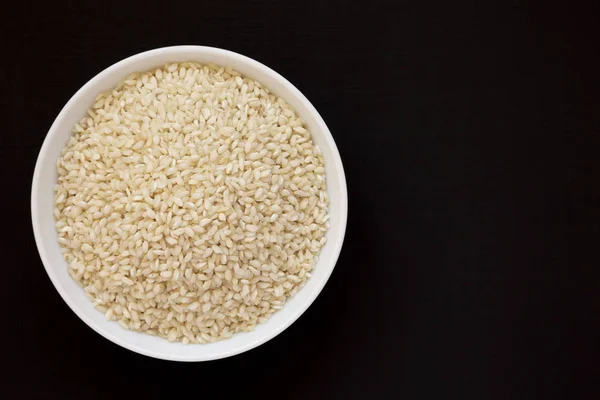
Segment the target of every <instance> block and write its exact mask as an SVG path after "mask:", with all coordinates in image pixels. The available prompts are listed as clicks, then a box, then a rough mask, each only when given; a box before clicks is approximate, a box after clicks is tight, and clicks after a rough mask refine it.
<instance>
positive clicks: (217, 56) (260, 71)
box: [31, 46, 348, 361]
mask: <svg viewBox="0 0 600 400" xmlns="http://www.w3.org/2000/svg"><path fill="white" fill-rule="evenodd" d="M182 61H196V62H200V63H215V64H219V65H224V66H230V67H232V68H233V69H235V70H237V71H239V72H241V73H242V74H244V75H246V76H249V77H251V78H254V79H256V80H257V81H259V82H261V83H263V84H264V85H265V86H266V87H268V88H269V89H271V91H272V92H273V93H274V94H276V95H277V96H280V97H282V98H284V99H285V100H286V101H287V102H288V103H289V104H290V105H291V106H292V107H294V108H295V109H296V112H297V113H298V115H300V117H301V118H303V119H304V120H305V121H306V123H307V125H308V127H309V129H310V131H311V132H312V136H313V140H314V141H315V142H316V143H317V144H318V145H319V147H320V148H321V150H322V152H323V157H324V159H325V169H326V171H325V172H326V176H327V190H328V193H329V198H330V205H329V210H330V224H331V226H330V228H329V231H328V232H327V243H326V245H325V246H324V247H323V248H322V249H321V253H320V255H319V260H318V262H317V265H316V266H315V268H314V271H313V275H312V277H311V278H310V279H309V281H308V283H307V284H306V286H305V287H304V288H302V289H301V290H300V291H299V292H298V293H297V294H296V296H294V297H293V298H291V299H290V300H289V301H288V302H287V303H286V304H285V307H284V308H283V309H282V310H280V311H279V312H277V313H275V314H274V315H273V316H272V317H271V318H270V319H269V320H268V321H267V322H266V323H264V324H259V325H258V326H257V327H256V329H255V330H254V331H252V332H249V333H239V334H236V335H234V336H233V337H231V338H230V339H226V340H222V341H219V342H216V343H211V344H191V345H184V344H181V343H170V342H168V341H167V340H165V339H163V338H159V337H154V336H150V335H147V334H142V333H138V332H133V331H130V330H126V329H123V328H121V327H120V326H119V325H118V324H117V323H116V322H109V321H107V320H106V319H105V318H104V315H103V314H102V313H101V312H99V311H97V310H96V309H95V308H94V307H93V306H92V303H91V302H90V301H89V300H88V299H87V297H86V296H85V295H84V292H83V289H82V288H81V287H80V286H79V285H78V284H77V283H76V282H75V281H74V280H73V279H71V277H70V276H69V274H68V272H67V263H66V262H65V260H64V258H63V256H62V254H61V252H60V248H59V246H58V242H57V233H56V230H55V227H54V223H55V221H54V216H53V208H54V195H53V187H54V185H55V183H56V178H57V176H56V161H57V159H58V157H59V155H60V152H61V150H62V149H63V147H64V146H65V144H66V143H67V140H68V139H69V137H70V136H71V132H72V128H73V126H74V125H75V124H76V123H77V122H79V121H80V120H81V119H82V118H83V117H84V116H85V115H86V112H87V110H88V109H89V108H90V106H91V105H92V103H93V101H94V99H95V97H96V95H97V94H98V93H100V92H102V91H105V90H107V89H110V88H112V87H114V86H115V85H116V84H117V83H118V82H119V81H120V80H121V79H123V78H124V77H125V76H127V75H128V74H129V73H131V72H136V71H146V70H150V69H153V68H156V67H160V66H162V65H164V64H166V63H169V62H182ZM347 210H348V198H347V192H346V179H345V177H344V169H343V167H342V161H341V158H340V155H339V153H338V150H337V147H336V145H335V143H334V141H333V138H332V137H331V133H330V132H329V129H327V126H326V125H325V122H324V121H323V119H322V118H321V116H320V115H319V113H318V112H317V110H315V108H314V107H313V106H312V104H310V102H309V101H308V100H307V99H306V97H304V95H302V93H300V91H299V90H298V89H296V88H295V87H294V86H293V85H292V84H291V83H290V82H288V81H287V80H286V79H285V78H283V77H282V76H281V75H279V74H278V73H277V72H275V71H273V70H272V69H270V68H268V67H266V66H265V65H263V64H261V63H259V62H257V61H255V60H252V59H250V58H248V57H245V56H242V55H240V54H237V53H233V52H231V51H227V50H222V49H216V48H212V47H202V46H175V47H166V48H161V49H156V50H151V51H147V52H145V53H141V54H137V55H135V56H132V57H129V58H127V59H125V60H123V61H120V62H118V63H116V64H114V65H113V66H111V67H109V68H107V69H105V70H104V71H102V72H100V73H99V74H98V75H97V76H95V77H94V78H93V79H92V80H90V81H89V82H88V83H86V84H85V85H84V86H83V87H82V88H81V89H79V91H78V92H77V93H75V95H74V96H73V97H72V98H71V99H70V100H69V102H68V103H67V104H66V105H65V107H64V108H63V109H62V111H61V112H60V114H59V115H58V117H57V118H56V120H55V121H54V123H53V124H52V127H51V128H50V131H49V132H48V135H47V136H46V139H45V140H44V144H43V145H42V148H41V150H40V154H39V156H38V160H37V164H36V166H35V172H34V174H33V185H32V188H31V218H32V223H33V231H34V234H35V240H36V243H37V247H38V250H39V252H40V256H41V259H42V262H43V263H44V266H45V267H46V271H47V272H48V275H49V276H50V279H51V280H52V283H53V284H54V286H55V287H56V290H58V292H59V293H60V295H61V296H62V298H63V299H64V300H65V302H66V303H67V304H68V305H69V307H71V309H72V310H73V311H74V312H75V314H77V315H78V316H79V318H81V319H82V320H83V321H84V322H85V323H86V324H88V325H89V326H90V327H91V328H92V329H94V330H95V331H96V332H98V333H99V334H101V335H102V336H104V337H105V338H107V339H109V340H111V341H113V342H115V343H117V344H119V345H121V346H123V347H125V348H127V349H129V350H132V351H135V352H138V353H141V354H145V355H147V356H151V357H156V358H162V359H167V360H176V361H204V360H213V359H218V358H223V357H229V356H232V355H235V354H239V353H242V352H244V351H246V350H250V349H252V348H254V347H256V346H259V345H260V344H262V343H265V342H266V341H268V340H269V339H271V338H273V337H274V336H276V335H277V334H279V333H281V332H282V331H283V330H284V329H286V328H287V327H288V326H290V325H291V324H292V323H293V322H294V321H295V320H296V319H297V318H298V317H300V315H301V314H302V313H303V312H304V311H305V310H306V309H307V308H308V307H309V306H310V304H311V303H312V302H313V301H314V300H315V298H316V297H317V295H318V294H319V292H320V291H321V289H323V286H324V285H325V283H326V282H327V279H328V278H329V276H330V275H331V272H332V271H333V267H334V266H335V263H336V261H337V258H338V256H339V253H340V250H341V248H342V242H343V240H344V233H345V230H346V218H347ZM315 329H317V328H316V327H315Z"/></svg>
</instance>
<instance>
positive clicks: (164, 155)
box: [55, 63, 329, 343]
mask: <svg viewBox="0 0 600 400" xmlns="http://www.w3.org/2000/svg"><path fill="white" fill-rule="evenodd" d="M88 115H89V116H88V117H86V118H84V119H83V120H82V121H81V122H80V123H79V124H77V125H76V126H75V129H74V134H73V136H72V137H71V139H70V140H69V142H68V144H67V145H66V147H65V148H64V150H63V152H62V155H61V157H60V159H59V160H58V164H57V165H58V184H57V186H56V194H55V217H56V228H57V230H58V234H59V239H58V240H59V243H60V245H61V248H62V251H63V253H64V257H65V259H66V261H67V262H68V265H69V273H70V274H71V276H72V277H73V279H75V280H76V281H77V282H79V283H80V284H81V285H82V286H83V288H84V289H85V292H86V293H87V295H88V297H89V298H90V299H91V300H92V301H93V303H94V305H95V306H96V308H97V309H98V310H100V311H102V312H103V313H105V315H106V318H108V319H109V320H113V321H118V322H119V324H121V325H122V326H123V327H124V328H128V329H132V330H136V331H140V332H146V333H149V334H152V335H159V336H162V337H164V338H167V339H168V340H169V341H182V342H184V343H207V342H213V341H216V340H218V339H222V338H227V337H230V336H231V335H232V334H234V333H236V332H247V331H250V330H252V329H253V328H254V327H255V326H256V324H258V323H262V322H265V321H266V320H267V319H268V318H269V317H270V316H271V315H272V314H273V313H274V312H276V311H277V310H280V309H281V308H282V307H283V306H284V303H285V302H286V299H287V298H289V297H291V296H293V295H294V294H295V293H296V292H297V291H298V290H299V289H300V288H301V287H302V286H303V285H304V284H305V283H306V281H307V279H309V278H310V276H311V273H310V271H311V270H312V268H313V266H314V265H315V262H316V260H317V255H318V253H319V250H320V249H321V247H322V246H323V244H324V243H325V233H326V231H327V229H328V227H329V223H328V210H327V207H328V197H327V191H326V186H325V171H324V167H323V158H322V155H321V152H320V151H319V148H318V147H317V146H316V145H315V144H314V143H313V141H312V139H311V136H310V132H309V131H308V130H307V129H306V127H305V126H304V122H303V121H302V120H301V119H300V118H299V117H298V116H297V115H296V113H295V111H294V110H293V109H292V108H291V107H290V106H289V105H288V104H286V102H285V101H284V100H282V99H280V98H277V97H275V96H274V95H272V94H271V93H270V92H269V90H268V89H266V88H264V87H263V86H261V85H260V84H259V83H258V82H256V81H254V80H252V79H249V78H245V77H242V76H241V75H240V74H239V73H237V72H235V71H232V70H231V69H229V68H222V67H219V66H216V65H199V64H195V63H181V64H170V65H167V66H165V67H164V68H160V69H156V70H154V71H151V72H145V73H135V74H132V75H130V76H129V77H127V79H126V80H125V81H123V82H122V83H120V84H119V85H118V86H117V87H116V88H115V89H114V90H112V91H110V92H106V93H102V94H100V95H99V96H98V97H97V98H96V102H95V104H94V105H93V107H92V108H91V109H90V110H89V112H88Z"/></svg>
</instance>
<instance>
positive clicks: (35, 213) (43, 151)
mask: <svg viewBox="0 0 600 400" xmlns="http://www.w3.org/2000/svg"><path fill="white" fill-rule="evenodd" d="M190 52H194V53H196V54H202V55H207V54H212V55H224V56H226V57H229V58H232V59H236V60H237V61H239V62H241V63H244V64H248V65H250V66H251V67H252V68H253V69H257V70H261V72H263V73H264V74H266V75H270V76H272V77H273V78H274V79H275V80H276V81H278V82H279V83H280V84H282V85H283V86H284V87H285V88H286V89H287V90H288V91H289V92H290V93H291V96H292V97H295V98H296V99H297V100H299V101H300V102H302V103H303V105H304V106H305V107H306V109H307V110H308V112H309V113H310V114H312V116H313V117H314V118H315V121H316V123H317V124H318V126H319V129H320V130H321V131H322V133H323V136H324V138H325V141H326V142H327V145H328V146H329V147H330V148H331V150H332V154H333V160H331V161H329V162H330V163H331V162H333V164H334V165H333V167H334V168H335V169H336V171H337V173H338V175H339V185H340V187H339V191H340V202H339V204H337V205H336V206H338V207H340V211H341V213H340V215H341V221H340V224H339V228H340V233H339V234H338V235H336V236H335V237H334V238H332V240H331V242H333V243H329V244H332V245H333V246H334V248H333V252H332V257H331V266H330V267H328V270H327V271H326V273H325V275H324V276H323V277H321V280H320V282H319V283H318V285H317V287H316V288H315V289H313V291H312V295H311V296H310V297H309V298H308V299H307V300H305V303H304V304H301V305H300V306H299V307H298V309H297V310H296V311H295V312H294V313H292V314H291V315H290V316H289V317H288V318H287V319H286V320H285V321H284V322H283V323H280V324H279V325H277V326H276V327H275V328H274V329H271V330H269V331H267V332H266V333H265V334H263V335H262V336H261V337H260V338H259V339H258V340H255V341H253V342H249V343H246V344H243V345H241V346H238V347H235V348H232V349H226V350H223V351H221V352H219V353H216V354H212V355H209V356H202V355H200V356H193V357H185V356H179V355H173V354H171V353H167V352H160V351H153V350H151V349H149V348H147V347H143V346H138V345H137V344H132V343H130V342H127V341H126V340H124V339H121V338H120V337H118V336H115V335H113V334H111V333H109V332H107V331H106V330H104V328H103V327H102V326H100V325H99V324H97V323H96V322H95V321H93V320H91V319H90V318H88V317H87V316H86V314H85V312H84V311H82V310H81V309H80V308H79V306H78V305H77V304H76V302H75V301H74V300H72V299H71V297H70V296H69V295H68V294H67V292H66V290H65V289H64V288H63V287H62V285H61V284H60V282H59V278H58V277H57V275H56V274H55V273H54V271H53V269H52V268H51V267H50V265H51V262H50V260H49V258H48V255H47V254H46V251H45V247H44V245H43V243H45V240H44V239H43V238H42V234H41V231H40V229H41V228H40V223H39V210H38V205H37V201H36V200H37V198H38V196H39V191H40V189H39V184H40V173H41V168H42V165H43V164H44V161H45V159H46V158H47V157H48V154H47V153H48V148H49V146H50V143H51V142H52V141H53V140H54V137H55V136H56V135H57V132H58V131H59V130H58V128H59V126H60V125H61V124H62V122H63V120H64V119H65V117H66V115H67V114H68V112H69V111H70V109H71V108H72V106H73V105H74V104H75V103H77V102H78V101H79V99H80V97H82V96H83V94H84V93H86V92H87V91H88V90H89V88H90V87H92V86H93V85H94V84H95V83H96V82H98V81H101V80H102V79H104V77H106V76H107V75H110V74H111V73H112V72H113V71H116V70H118V69H120V68H121V67H123V66H125V65H127V64H131V63H135V62H136V61H138V60H141V59H144V58H146V57H151V56H154V55H156V54H157V53H163V54H166V55H174V56H176V55H177V54H179V53H190ZM347 219H348V194H347V186H346V177H345V174H344V168H343V165H342V159H341V156H340V153H339V151H338V148H337V146H336V144H335V141H334V140H333V137H332V135H331V132H330V131H329V128H328V127H327V125H326V124H325V121H324V120H323V118H322V117H321V115H320V114H319V113H318V111H317V110H316V109H315V107H314V106H313V105H312V104H311V103H310V101H309V100H308V99H307V98H306V96H304V94H302V92H300V90H298V89H297V88H296V87H295V86H294V85H293V84H292V83H291V82H289V81H288V80H287V79H285V78H284V77H283V76H281V75H280V74H279V73H278V72H276V71H274V70H273V69H271V68H269V67H267V66H266V65H264V64H262V63H260V62H259V61H256V60H254V59H252V58H250V57H247V56H244V55H242V54H239V53H236V52H233V51H230V50H225V49H221V48H217V47H210V46H197V45H181V46H169V47H160V48H156V49H152V50H148V51H144V52H141V53H137V54H134V55H132V56H129V57H127V58H124V59H122V60H120V61H118V62H116V63H114V64H112V65H111V66H109V67H107V68H105V69H104V70H102V71H101V72H99V73H98V74H97V75H95V76H94V77H93V78H91V79H90V80H89V81H87V82H86V83H85V84H84V85H83V86H82V87H81V88H80V89H79V90H78V91H77V92H75V94H74V95H73V96H72V97H71V98H70V99H69V101H68V102H67V103H66V104H65V105H64V107H63V108H62V109H61V111H60V113H59V114H58V116H57V117H56V119H55V120H54V122H53V123H52V125H51V126H50V129H49V130H48V133H47V134H46V137H45V139H44V142H43V144H42V147H41V148H40V151H39V153H38V157H37V160H36V164H35V169H34V173H33V179H32V184H31V223H32V226H33V233H34V238H35V242H36V247H37V249H38V253H39V254H40V258H41V260H42V264H43V265H44V269H45V270H46V273H47V274H48V276H49V278H50V280H51V282H52V284H53V285H54V287H55V289H56V290H57V292H58V293H59V294H60V296H61V297H62V299H63V301H64V302H65V303H66V304H67V305H68V306H69V308H70V309H71V310H72V311H73V312H74V313H75V314H76V315H77V316H78V317H79V318H80V319H81V320H82V321H83V322H85V323H86V324H87V325H88V326H89V327H90V328H92V329H93V330H94V331H95V332H97V333H98V334H100V335H101V336H103V337H104V338H106V339H108V340H110V341H111V342H113V343H115V344H117V345H119V346H121V347H123V348H125V349H128V350H130V351H133V352H135V353H139V354H143V355H145V356H149V357H153V358H158V359H163V360H171V361H209V360H216V359H221V358H226V357H230V356H234V355H237V354H241V353H244V352H246V351H248V350H251V349H253V348H256V347H258V346H260V345H261V344H264V343H266V342H267V341H269V340H271V339H272V338H274V337H275V336H277V335H278V334H280V333H281V332H283V331H284V330H285V329H287V328H288V327H289V326H290V325H291V324H292V323H294V322H295V321H296V320H297V319H298V318H299V317H300V316H301V315H302V314H303V313H304V312H305V311H306V310H307V309H308V308H309V307H310V305H311V304H312V303H313V302H314V300H315V299H316V298H317V296H318V295H319V293H321V291H322V289H323V287H324V286H325V284H326V283H327V281H328V280H329V277H330V276H331V274H332V272H333V269H334V268H335V265H336V263H337V260H338V258H339V255H340V252H341V249H342V244H343V241H344V236H345V232H346V225H347Z"/></svg>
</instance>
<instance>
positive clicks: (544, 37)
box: [0, 0, 600, 399]
mask: <svg viewBox="0 0 600 400" xmlns="http://www.w3.org/2000/svg"><path fill="white" fill-rule="evenodd" d="M0 14H1V28H2V30H1V32H2V36H1V42H0V44H1V47H0V53H1V56H0V57H1V58H2V65H1V66H0V71H1V75H0V79H1V81H0V82H1V83H2V87H1V89H2V90H1V95H0V98H1V99H2V107H1V108H2V114H3V115H4V117H3V118H2V121H3V123H2V125H1V128H2V131H1V132H0V160H1V161H0V162H1V163H2V164H1V166H2V170H3V171H4V173H3V176H2V182H3V196H2V197H3V198H4V201H5V203H6V204H4V205H3V210H4V212H5V213H6V214H8V216H9V221H11V222H9V223H3V234H2V236H3V239H2V252H3V256H4V259H3V261H4V262H3V265H2V269H3V272H2V273H1V275H0V276H1V277H2V291H1V292H2V299H3V303H4V307H2V308H3V314H4V318H3V323H2V329H1V330H2V332H3V333H2V336H3V337H5V338H6V339H5V340H3V342H2V344H3V351H2V363H3V364H4V365H5V366H6V367H8V372H3V373H2V378H0V379H1V380H2V382H3V385H2V389H0V390H3V391H7V392H9V393H11V394H10V396H9V397H8V398H60V399H66V398H86V399H94V398H104V399H105V398H121V397H125V396H127V397H128V398H145V399H150V398H169V397H174V396H176V395H187V396H194V398H207V396H210V398H227V396H228V395H238V396H244V397H239V398H253V396H261V398H280V399H287V398H291V399H318V398H327V399H338V398H339V399H349V398H357V399H364V398H377V399H379V398H381V399H384V398H385V399H387V398H407V399H432V398H438V397H443V398H453V399H454V398H456V399H533V398H535V399H549V398H584V399H592V398H598V394H600V391H599V386H598V382H599V380H600V368H599V365H598V363H599V360H600V346H599V343H600V328H599V325H598V322H597V321H598V320H599V319H600V300H599V299H600V290H598V287H599V285H600V282H599V278H600V274H599V272H598V267H600V266H599V265H598V261H597V257H596V256H595V254H594V253H595V249H596V248H598V238H599V235H598V233H599V232H598V231H599V229H598V226H599V225H598V222H599V219H598V216H599V213H598V200H599V198H598V195H597V194H596V186H597V185H598V183H599V179H598V178H599V177H600V175H599V174H598V173H597V172H598V171H597V163H596V162H595V158H597V156H596V153H597V149H598V146H597V144H598V141H597V139H596V136H597V135H598V134H599V130H600V129H599V128H600V124H599V123H598V118H597V115H598V113H599V111H600V109H599V104H600V103H599V100H598V99H599V93H598V77H597V76H598V75H597V74H598V67H599V66H600V64H599V63H598V55H599V52H600V48H599V45H598V38H600V36H598V32H597V28H598V23H599V19H598V16H599V6H598V3H597V2H595V4H590V5H589V6H584V5H574V4H573V3H567V2H564V3H555V4H551V3H548V2H544V3H542V2H540V3H539V4H537V5H536V4H532V3H527V2H524V1H515V0H512V1H503V2H489V1H436V2H427V1H402V0H401V1H384V0H370V1H358V2H353V3H351V2H346V1H321V2H318V1H312V0H305V1H299V2H288V1H266V0H263V1H258V0H246V1H221V2H217V1H201V0H198V1H195V2H187V1H171V2H160V3H152V2H143V3H140V4H135V5H134V4H132V3H129V2H125V1H123V2H120V3H117V4H108V3H105V2H89V3H88V2H83V1H81V2H71V3H69V4H66V3H65V4H59V3H58V2H48V4H45V5H42V4H39V5H38V4H35V3H33V2H28V1H19V2H12V3H11V4H9V5H6V6H3V10H2V11H1V12H0ZM176 44H201V45H210V46H216V47H222V48H226V49H230V50H233V51H237V52H240V53H242V54H245V55H248V56H250V57H252V58H255V59H257V60H259V61H261V62H263V63H265V64H266V65H268V66H270V67H272V68H273V69H275V70H276V71H278V72H280V73H281V74H282V75H283V76H285V77H286V78H288V79H289V80H290V81H291V82H292V83H293V84H295V85H296V86H297V87H298V88H299V89H300V90H301V91H302V92H303V93H304V94H305V95H306V96H307V97H308V98H309V99H310V100H311V102H312V103H313V104H314V105H315V107H316V108H317V109H318V110H319V111H320V113H321V115H322V116H323V118H324V119H325V121H326V123H327V124H328V126H329V128H330V130H331V132H332V134H333V136H334V138H335V141H336V143H337V145H338V147H339V150H340V153H341V155H342V159H343V162H344V166H345V170H346V176H347V181H348V191H349V207H350V208H349V219H348V229H347V235H346V241H345V244H344V248H343V250H342V253H341V256H340V259H339V262H338V264H337V267H336V269H335V271H334V273H333V275H332V277H331V279H330V281H329V283H328V284H327V286H326V287H325V289H324V291H323V292H322V293H321V295H320V296H319V298H318V299H317V300H316V302H315V303H314V305H313V306H312V307H311V308H310V309H309V310H308V311H307V312H306V313H305V314H304V315H303V316H302V317H301V318H300V319H299V320H298V321H297V322H296V323H294V324H293V325H292V326H291V327H290V328H289V329H288V330H286V331H285V332H284V333H282V334H281V335H279V336H278V337H276V338H275V339H273V340H271V341H270V342H268V343H267V344H264V345H262V346H260V347H259V348H257V349H254V350H252V351H250V352H247V353H244V354H242V355H239V356H236V357H233V358H230V359H225V360H220V361H213V362H206V363H195V364H183V363H175V362H167V361H160V360H154V359H151V358H147V357H144V356H141V355H138V354H134V353H132V352H129V351H127V350H124V349H122V348H120V347H118V346H116V345H114V344H112V343H110V342H109V341H107V340H105V339H103V338H102V337H100V336H99V335H97V334H96V333H94V332H93V331H92V330H91V329H89V328H88V327H87V326H86V325H85V324H84V323H83V322H82V321H80V320H79V319H78V318H77V317H76V316H75V315H74V314H73V313H72V312H71V311H70V310H69V308H68V307H67V306H66V304H64V302H63V301H62V300H61V298H60V296H59V295H58V294H57V293H56V291H55V289H54V288H53V286H52V284H51V282H50V280H49V279H48V277H47V275H46V273H45V271H44V268H43V266H42V264H41V261H40V260H39V256H38V253H37V250H36V247H35V243H34V240H33V234H32V230H31V225H30V211H29V201H30V200H29V196H30V185H31V176H32V174H33V168H34V164H35V160H36V157H37V152H38V151H39V148H40V146H41V144H42V141H43V139H44V137H45V134H46V132H47V131H48V128H49V127H50V125H51V123H52V122H53V120H54V118H55V117H56V115H57V114H58V113H59V111H60V109H61V108H62V106H63V105H64V104H65V103H66V102H67V100H68V99H69V98H70V97H71V96H72V95H73V94H74V93H75V91H77V89H79V88H80V87H81V86H82V85H83V84H84V83H85V82H86V81H87V80H89V79H90V78H92V77H93V76H94V75H95V74H97V73H98V72H100V71H101V70H102V69H104V68H106V67H108V66H109V65H111V64H113V63H114V62H117V61H119V60H120V59H122V58H125V57H127V56H130V55H132V54H135V53H138V52H140V51H144V50H148V49H152V48H156V47H161V46H167V45H176ZM108 396H110V397H108ZM217 396H218V397H217ZM367 396H369V397H367Z"/></svg>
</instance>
